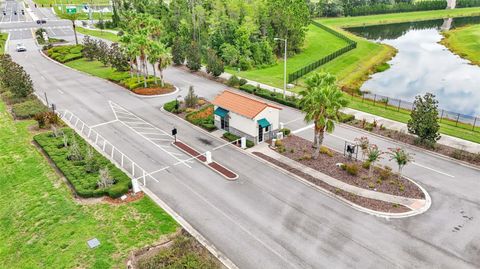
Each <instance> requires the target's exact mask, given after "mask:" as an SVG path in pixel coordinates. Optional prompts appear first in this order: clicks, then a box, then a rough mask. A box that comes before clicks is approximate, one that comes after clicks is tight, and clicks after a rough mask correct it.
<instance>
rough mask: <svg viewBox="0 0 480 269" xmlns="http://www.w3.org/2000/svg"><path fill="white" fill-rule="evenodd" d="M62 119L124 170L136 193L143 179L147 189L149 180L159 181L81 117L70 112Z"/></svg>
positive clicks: (64, 113)
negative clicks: (137, 186)
mask: <svg viewBox="0 0 480 269" xmlns="http://www.w3.org/2000/svg"><path fill="white" fill-rule="evenodd" d="M58 114H59V116H60V118H61V119H62V120H63V121H64V122H65V123H66V124H67V125H68V126H70V127H71V128H72V129H73V130H74V131H75V132H76V133H78V134H79V135H80V136H81V137H83V138H84V139H85V141H87V142H88V143H89V144H90V145H92V146H93V147H94V148H95V149H97V150H98V151H99V152H100V153H101V154H102V155H104V156H105V157H106V158H108V159H109V160H110V161H112V163H113V164H115V165H116V166H117V167H118V168H120V169H121V170H123V171H124V172H125V173H126V174H127V175H129V176H130V178H131V179H132V185H133V189H134V191H135V192H136V191H138V190H136V189H138V188H136V185H137V184H138V180H139V179H142V182H141V184H142V185H143V186H144V187H145V186H146V185H147V178H148V180H150V179H151V180H154V181H157V182H158V180H157V179H155V178H154V177H153V176H152V175H151V174H149V173H148V172H147V171H146V170H145V169H143V168H142V167H141V166H140V165H138V164H137V163H135V162H134V161H133V160H132V159H131V158H129V157H128V156H127V155H126V154H124V153H123V152H122V151H120V150H119V149H118V148H116V147H115V146H114V145H113V144H112V143H110V142H109V141H108V140H107V139H106V138H104V137H103V136H102V135H101V134H99V133H98V132H97V131H96V130H95V129H94V128H92V127H90V126H88V125H87V124H86V123H85V122H83V121H82V120H81V119H80V118H79V117H77V116H76V115H75V114H73V113H72V112H70V111H68V110H64V111H63V112H59V113H58Z"/></svg>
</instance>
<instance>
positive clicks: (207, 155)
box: [205, 151, 212, 164]
mask: <svg viewBox="0 0 480 269" xmlns="http://www.w3.org/2000/svg"><path fill="white" fill-rule="evenodd" d="M205 157H206V158H207V161H206V162H207V164H211V163H212V153H211V152H210V151H207V152H205Z"/></svg>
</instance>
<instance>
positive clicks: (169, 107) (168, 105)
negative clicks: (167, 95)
mask: <svg viewBox="0 0 480 269" xmlns="http://www.w3.org/2000/svg"><path fill="white" fill-rule="evenodd" d="M180 104H181V102H180V101H178V106H179V107H180ZM176 106H177V100H173V101H170V102H168V103H165V104H164V105H163V109H165V110H166V111H168V112H171V113H178V112H180V108H179V109H178V110H177V109H176Z"/></svg>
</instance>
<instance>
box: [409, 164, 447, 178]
mask: <svg viewBox="0 0 480 269" xmlns="http://www.w3.org/2000/svg"><path fill="white" fill-rule="evenodd" d="M412 164H414V165H416V166H420V167H423V168H425V169H428V170H431V171H433V172H437V173H439V174H442V175H445V176H447V177H452V178H453V177H455V176H452V175H450V174H447V173H445V172H442V171H438V170H436V169H433V168H430V167H428V166H425V165H421V164H419V163H417V162H412Z"/></svg>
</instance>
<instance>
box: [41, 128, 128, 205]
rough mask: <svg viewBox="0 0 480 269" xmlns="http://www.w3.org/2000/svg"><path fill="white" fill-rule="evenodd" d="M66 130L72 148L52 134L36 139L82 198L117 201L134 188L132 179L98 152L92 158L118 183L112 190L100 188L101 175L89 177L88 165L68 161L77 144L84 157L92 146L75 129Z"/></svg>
mask: <svg viewBox="0 0 480 269" xmlns="http://www.w3.org/2000/svg"><path fill="white" fill-rule="evenodd" d="M62 130H63V133H64V136H66V137H67V138H68V140H69V141H72V143H71V145H70V146H68V147H65V146H64V142H65V141H64V136H59V137H55V136H54V135H53V134H52V133H51V132H48V133H42V134H39V135H36V136H34V140H35V141H36V142H37V143H38V144H39V145H40V146H41V147H42V148H43V150H45V152H46V153H47V155H48V156H49V157H50V158H51V159H52V161H53V162H54V163H55V165H56V166H57V167H58V168H59V169H60V170H61V171H62V173H63V174H64V175H65V177H66V178H67V180H68V181H69V182H70V183H71V184H72V186H73V188H74V190H75V192H76V193H77V194H78V195H79V196H81V197H100V196H103V195H108V196H110V197H112V198H117V197H120V196H122V195H123V194H125V193H127V192H128V190H129V188H130V184H131V181H130V178H129V177H128V176H127V175H126V174H125V173H123V172H122V171H121V170H120V169H118V168H117V167H116V166H115V165H113V164H112V163H111V162H110V161H109V160H108V159H106V158H105V157H103V155H101V154H100V153H98V152H97V151H93V152H92V155H93V156H92V158H95V159H96V163H97V164H98V167H103V168H107V169H108V171H109V175H110V177H111V178H112V179H113V180H114V184H113V185H112V186H110V187H108V188H98V186H97V182H98V181H99V172H98V171H96V172H92V173H87V172H86V165H87V161H84V160H81V161H79V160H76V161H73V160H72V161H70V160H68V158H67V157H68V156H69V155H70V156H72V155H71V154H72V149H71V147H72V146H73V144H77V148H78V151H79V154H80V155H82V156H83V155H85V154H86V153H87V148H88V147H90V146H89V145H88V144H87V142H86V141H85V140H83V139H82V138H81V137H80V136H79V135H77V134H76V133H75V132H74V131H73V130H72V129H69V128H64V129H62ZM73 141H75V142H73ZM75 150H76V149H75ZM75 154H78V153H75ZM77 157H78V156H76V157H75V158H76V159H78V158H77ZM71 158H72V157H71Z"/></svg>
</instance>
